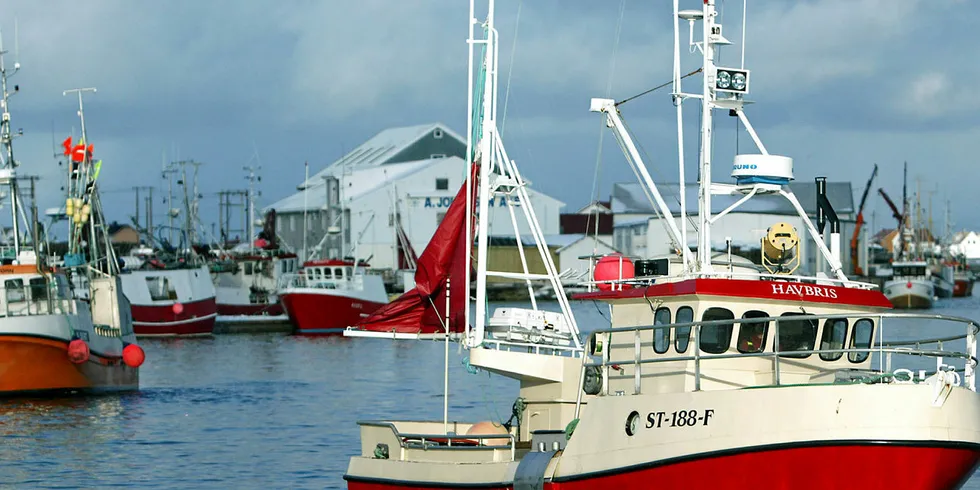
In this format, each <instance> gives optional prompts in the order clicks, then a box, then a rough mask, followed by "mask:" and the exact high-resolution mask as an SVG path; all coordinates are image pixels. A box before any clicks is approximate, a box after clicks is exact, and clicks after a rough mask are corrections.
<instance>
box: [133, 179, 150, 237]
mask: <svg viewBox="0 0 980 490" xmlns="http://www.w3.org/2000/svg"><path fill="white" fill-rule="evenodd" d="M143 189H147V190H149V192H150V195H151V196H152V195H153V188H152V187H147V186H133V190H134V191H136V214H134V215H133V221H134V222H135V223H136V228H139V227H140V191H141V190H143ZM147 223H149V221H147Z"/></svg>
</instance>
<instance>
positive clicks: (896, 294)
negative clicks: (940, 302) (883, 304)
mask: <svg viewBox="0 0 980 490" xmlns="http://www.w3.org/2000/svg"><path fill="white" fill-rule="evenodd" d="M892 271H893V272H892V278H891V279H890V280H888V281H885V284H884V287H883V288H882V290H883V292H884V293H885V297H886V298H888V301H890V302H891V303H892V305H894V306H895V308H906V309H922V308H932V303H933V301H934V299H935V297H936V289H935V284H934V283H933V282H932V279H931V273H930V271H929V268H928V267H926V262H925V261H907V262H893V263H892Z"/></svg>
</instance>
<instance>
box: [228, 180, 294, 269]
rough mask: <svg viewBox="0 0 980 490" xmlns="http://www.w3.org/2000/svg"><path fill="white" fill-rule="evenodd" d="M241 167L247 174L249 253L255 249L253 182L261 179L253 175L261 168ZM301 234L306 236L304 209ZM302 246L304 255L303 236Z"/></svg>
mask: <svg viewBox="0 0 980 490" xmlns="http://www.w3.org/2000/svg"><path fill="white" fill-rule="evenodd" d="M242 169H243V170H245V171H246V172H248V175H247V176H246V177H245V178H246V179H247V180H248V194H247V196H248V197H247V198H246V200H247V206H248V210H247V213H248V227H247V228H246V229H247V230H248V250H249V252H250V253H252V252H254V251H255V182H256V181H259V180H262V178H261V177H258V176H256V175H255V172H256V171H258V170H262V167H261V166H259V167H252V166H251V165H246V166H244V167H242ZM304 193H305V191H304ZM303 236H304V237H305V236H306V211H304V212H303ZM303 248H304V250H303V254H304V256H305V254H306V249H305V248H306V243H305V238H304V244H303ZM304 260H305V259H304Z"/></svg>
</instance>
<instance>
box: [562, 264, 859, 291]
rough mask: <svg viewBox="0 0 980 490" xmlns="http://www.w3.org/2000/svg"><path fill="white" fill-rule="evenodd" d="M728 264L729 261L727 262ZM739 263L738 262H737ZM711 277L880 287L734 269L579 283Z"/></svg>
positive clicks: (637, 282)
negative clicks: (736, 270) (735, 270)
mask: <svg viewBox="0 0 980 490" xmlns="http://www.w3.org/2000/svg"><path fill="white" fill-rule="evenodd" d="M726 265H727V262H726ZM736 265H738V264H736ZM711 278H725V279H752V280H770V281H783V282H799V283H817V282H826V283H831V284H832V285H837V286H847V287H852V288H855V289H867V290H874V289H877V288H878V285H877V284H874V283H870V282H861V281H851V280H847V281H842V280H840V279H835V278H831V277H813V276H799V275H787V274H769V273H765V272H734V271H731V272H729V271H714V272H710V273H707V272H696V273H684V274H680V275H662V276H638V277H633V278H629V279H608V280H604V281H596V280H591V281H583V282H581V283H579V285H582V286H597V285H599V284H616V285H618V284H631V285H634V286H636V285H639V286H650V285H654V284H664V283H670V282H679V281H686V280H690V279H711ZM658 279H668V281H662V282H657V280H658Z"/></svg>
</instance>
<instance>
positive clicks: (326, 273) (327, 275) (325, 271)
mask: <svg viewBox="0 0 980 490" xmlns="http://www.w3.org/2000/svg"><path fill="white" fill-rule="evenodd" d="M332 277H333V269H332V268H330V267H327V268H325V269H323V278H324V279H330V278H332Z"/></svg>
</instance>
